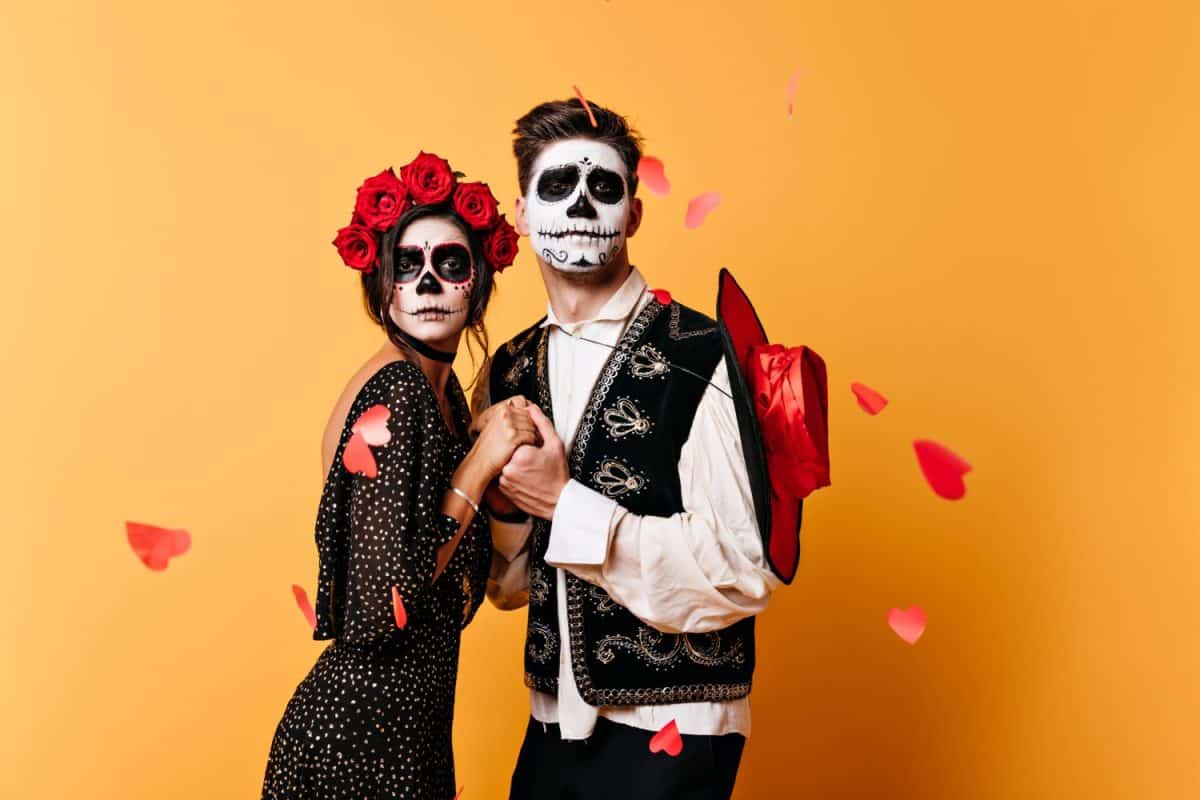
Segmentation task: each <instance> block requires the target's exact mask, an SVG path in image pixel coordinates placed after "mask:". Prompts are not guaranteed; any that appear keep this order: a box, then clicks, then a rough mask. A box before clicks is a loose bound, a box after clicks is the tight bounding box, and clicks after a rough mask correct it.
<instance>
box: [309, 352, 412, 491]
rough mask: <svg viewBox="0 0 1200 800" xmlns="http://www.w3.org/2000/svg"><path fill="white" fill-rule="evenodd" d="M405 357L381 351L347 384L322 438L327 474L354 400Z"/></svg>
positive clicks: (357, 371)
mask: <svg viewBox="0 0 1200 800" xmlns="http://www.w3.org/2000/svg"><path fill="white" fill-rule="evenodd" d="M405 360H406V359H405V358H404V356H403V355H400V354H397V353H394V352H385V351H380V352H378V353H375V354H374V355H372V356H371V357H370V358H368V359H367V360H366V361H365V362H364V363H363V365H362V366H361V367H359V368H358V370H356V371H355V373H354V374H353V375H351V376H350V379H349V380H348V381H347V382H346V386H345V388H344V389H342V393H341V394H340V395H339V396H338V399H337V402H336V403H334V405H333V410H332V411H331V412H330V413H329V420H328V421H327V422H326V423H325V432H324V434H323V435H322V437H321V455H322V463H323V464H324V467H325V472H326V473H328V472H329V465H330V464H331V463H332V462H333V456H334V453H335V452H336V451H337V446H338V442H340V441H341V437H342V431H343V430H344V429H345V427H346V421H347V420H346V418H347V416H349V414H350V409H351V407H352V406H353V405H354V400H355V399H356V398H357V397H358V395H359V392H361V391H362V390H363V387H364V386H366V385H367V383H368V382H369V381H370V380H371V378H373V377H374V376H376V375H378V374H379V373H380V371H382V370H383V368H384V367H386V366H388V365H389V364H391V363H392V362H396V361H405Z"/></svg>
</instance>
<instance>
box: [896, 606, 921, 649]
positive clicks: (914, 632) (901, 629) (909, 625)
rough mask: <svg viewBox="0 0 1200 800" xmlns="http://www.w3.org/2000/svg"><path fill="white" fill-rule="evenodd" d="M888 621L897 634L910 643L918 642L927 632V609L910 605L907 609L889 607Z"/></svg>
mask: <svg viewBox="0 0 1200 800" xmlns="http://www.w3.org/2000/svg"><path fill="white" fill-rule="evenodd" d="M887 621H888V625H890V626H891V628H892V630H893V631H895V632H896V635H897V636H899V637H900V638H901V639H903V640H904V641H906V642H908V643H909V644H916V643H917V639H920V638H921V634H923V633H925V609H923V608H921V607H920V606H910V607H909V608H908V609H907V610H906V611H901V610H900V609H898V608H891V609H888V614H887Z"/></svg>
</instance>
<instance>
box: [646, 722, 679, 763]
mask: <svg viewBox="0 0 1200 800" xmlns="http://www.w3.org/2000/svg"><path fill="white" fill-rule="evenodd" d="M660 750H661V751H663V752H665V753H666V754H667V755H669V756H677V755H679V754H680V753H682V752H683V739H682V738H681V737H680V735H679V726H678V725H676V724H675V720H671V721H670V722H668V723H667V724H666V725H664V726H663V727H662V730H660V731H659V732H658V733H656V734H654V736H652V737H650V752H651V753H657V752H659V751H660Z"/></svg>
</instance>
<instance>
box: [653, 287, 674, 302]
mask: <svg viewBox="0 0 1200 800" xmlns="http://www.w3.org/2000/svg"><path fill="white" fill-rule="evenodd" d="M650 294H652V295H654V299H655V300H657V301H658V303H659V305H663V306H669V305H671V293H670V292H668V291H667V290H666V289H651V290H650Z"/></svg>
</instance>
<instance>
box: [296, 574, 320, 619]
mask: <svg viewBox="0 0 1200 800" xmlns="http://www.w3.org/2000/svg"><path fill="white" fill-rule="evenodd" d="M292 596H293V597H295V598H296V605H297V606H299V607H300V613H301V614H303V615H304V618H305V619H306V620H308V627H310V628H312V629H313V630H316V629H317V615H316V614H315V613H314V612H313V607H312V603H310V602H308V592H306V591H304V587H303V586H299V585H297V584H295V583H293V584H292Z"/></svg>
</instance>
